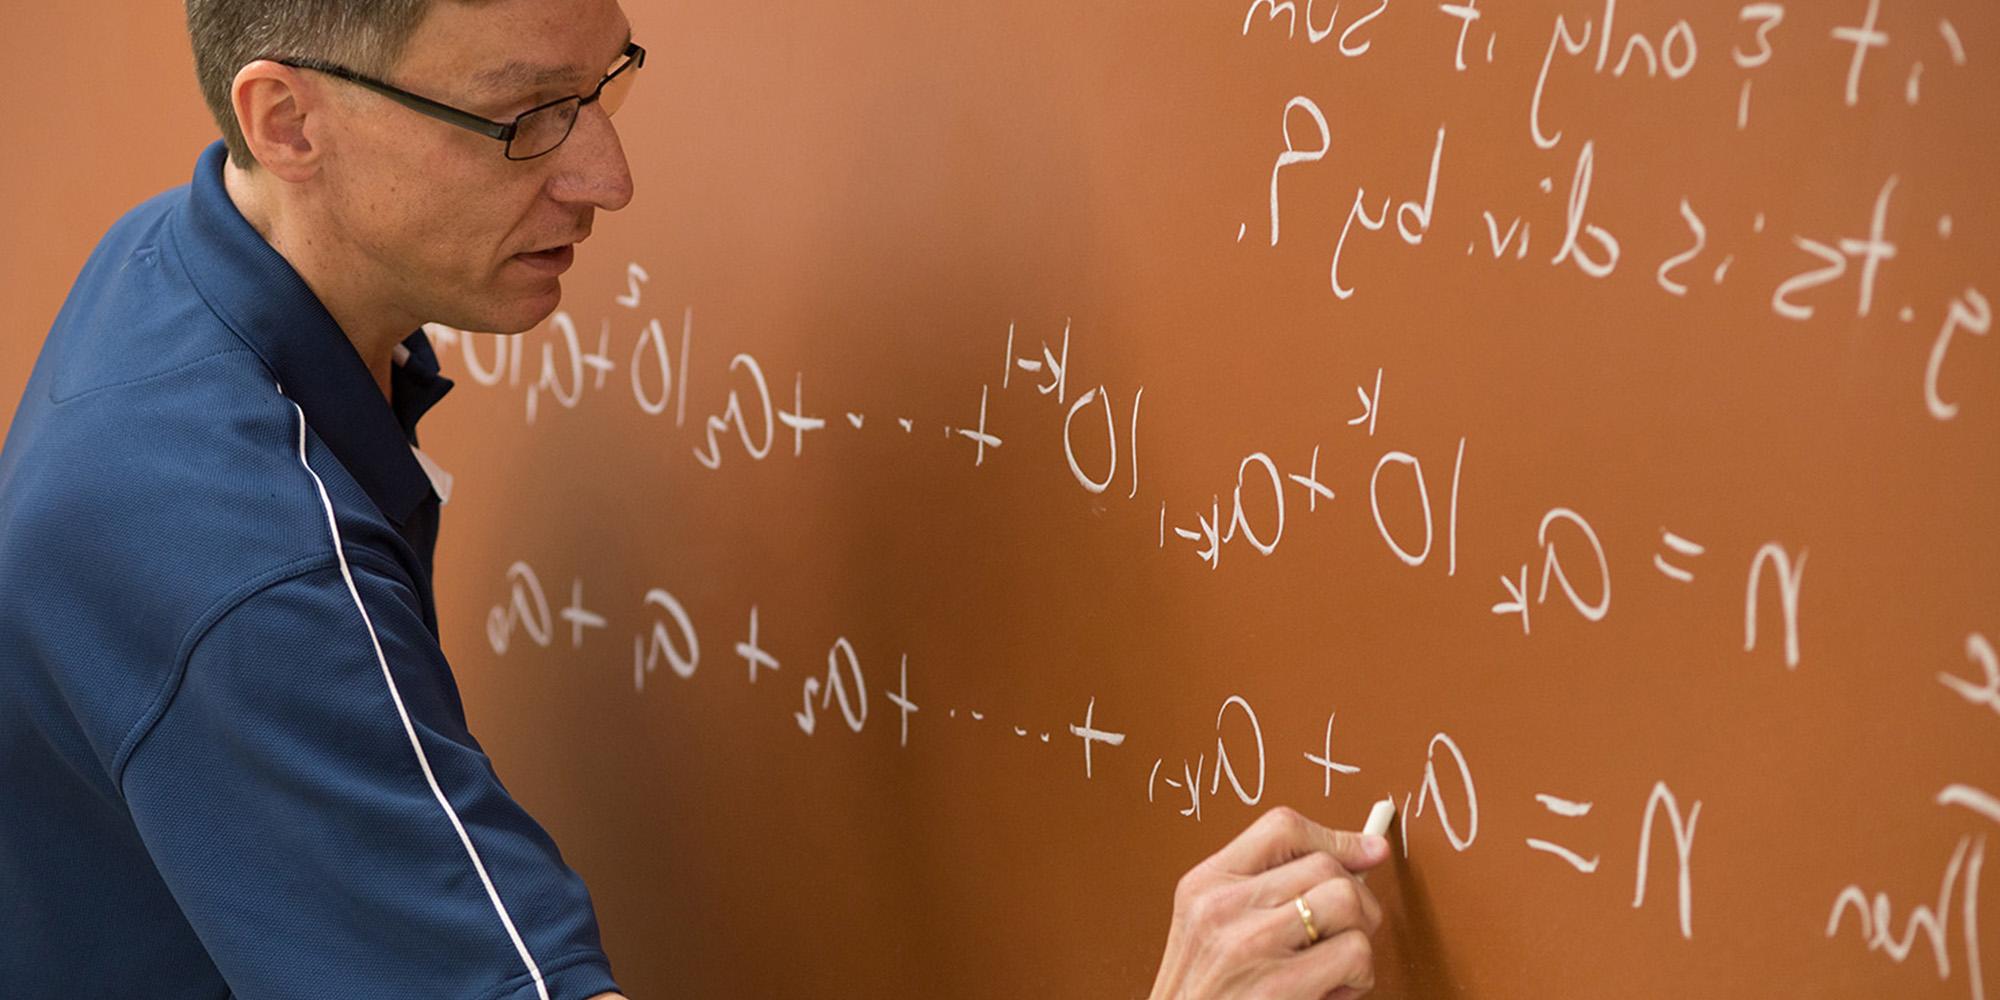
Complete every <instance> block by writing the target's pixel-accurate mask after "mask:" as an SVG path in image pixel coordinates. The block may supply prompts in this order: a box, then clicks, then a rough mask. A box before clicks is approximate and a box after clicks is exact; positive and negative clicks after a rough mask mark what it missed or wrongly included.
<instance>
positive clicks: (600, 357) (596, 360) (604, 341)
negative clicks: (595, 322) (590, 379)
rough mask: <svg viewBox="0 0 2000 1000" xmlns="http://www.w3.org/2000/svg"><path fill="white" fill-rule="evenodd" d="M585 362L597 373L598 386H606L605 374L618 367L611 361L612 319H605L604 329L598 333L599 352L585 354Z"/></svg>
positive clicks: (600, 387)
mask: <svg viewBox="0 0 2000 1000" xmlns="http://www.w3.org/2000/svg"><path fill="white" fill-rule="evenodd" d="M583 363H584V364H585V365H587V366H589V368H590V370H592V371H594V372H596V373H597V388H599V389H602V388H604V376H606V375H609V374H610V373H611V369H612V368H614V367H616V366H615V365H614V364H613V363H612V361H611V321H610V320H608V319H607V320H605V321H604V329H603V330H602V331H600V332H599V333H598V335H597V353H595V354H586V355H584V356H583Z"/></svg>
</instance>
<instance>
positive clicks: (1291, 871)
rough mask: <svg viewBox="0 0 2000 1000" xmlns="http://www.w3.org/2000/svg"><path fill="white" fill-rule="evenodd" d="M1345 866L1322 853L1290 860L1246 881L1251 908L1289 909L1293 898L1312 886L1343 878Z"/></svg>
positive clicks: (1329, 855)
mask: <svg viewBox="0 0 2000 1000" xmlns="http://www.w3.org/2000/svg"><path fill="white" fill-rule="evenodd" d="M1346 877H1348V872H1347V869H1346V867H1344V866H1343V865H1341V863H1340V862H1339V861H1336V860H1334V857H1333V855H1331V854H1328V853H1327V852H1325V851H1312V852H1310V853H1308V854H1306V855H1305V856H1304V857H1298V858H1293V859H1292V860H1290V861H1287V862H1285V863H1284V864H1282V865H1279V866H1278V867H1276V868H1273V869H1271V870H1270V871H1267V872H1265V873H1264V874H1262V875H1257V876H1254V877H1252V878H1251V880H1250V902H1251V905H1253V906H1260V907H1267V908H1268V907H1274V906H1290V905H1292V900H1293V899H1294V898H1296V897H1299V896H1302V895H1305V894H1306V893H1307V892H1308V891H1310V890H1311V889H1312V888H1313V887H1314V886H1316V885H1319V884H1320V883H1322V882H1326V881H1330V880H1332V879H1336V878H1346Z"/></svg>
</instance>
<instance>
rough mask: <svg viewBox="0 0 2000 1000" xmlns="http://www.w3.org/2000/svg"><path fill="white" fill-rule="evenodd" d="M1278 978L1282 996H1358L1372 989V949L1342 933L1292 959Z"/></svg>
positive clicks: (1364, 938) (1356, 933)
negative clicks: (1282, 981)
mask: <svg viewBox="0 0 2000 1000" xmlns="http://www.w3.org/2000/svg"><path fill="white" fill-rule="evenodd" d="M1282 975H1283V979H1284V980H1285V981H1284V983H1283V984H1282V986H1281V988H1280V990H1279V992H1280V994H1281V995H1283V996H1309V997H1325V996H1329V995H1330V996H1335V997H1342V998H1345V997H1358V996H1360V995H1362V994H1364V993H1366V992H1368V991H1369V990H1372V989H1374V988H1375V946H1374V944H1373V943H1371V942H1370V941H1369V940H1368V935H1366V934H1363V933H1362V932H1361V931H1360V930H1358V929H1356V930H1351V931H1346V932H1344V933H1341V934H1338V935H1335V936H1334V937H1333V938H1331V939H1328V940H1325V941H1321V942H1320V943H1319V944H1316V945H1314V946H1312V947H1311V948H1307V949H1306V950H1305V951H1302V952H1299V953H1298V954H1297V955H1294V956H1292V958H1291V959H1290V960H1289V961H1288V962H1287V963H1286V968H1285V970H1284V972H1283V974H1282Z"/></svg>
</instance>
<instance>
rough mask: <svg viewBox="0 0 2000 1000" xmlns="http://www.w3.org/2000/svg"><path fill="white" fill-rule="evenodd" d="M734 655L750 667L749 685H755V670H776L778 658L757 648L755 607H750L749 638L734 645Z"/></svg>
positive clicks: (753, 605)
mask: <svg viewBox="0 0 2000 1000" xmlns="http://www.w3.org/2000/svg"><path fill="white" fill-rule="evenodd" d="M736 655H737V656H740V657H742V658H743V659H744V661H745V662H747V663H748V664H749V665H750V683H752V684H755V683H757V668H758V667H768V668H770V669H772V670H776V669H778V658H777V657H775V656H772V655H771V654H769V653H766V652H764V651H763V650H762V649H760V648H758V646H757V606H756V605H755V604H752V605H751V606H750V638H749V639H747V640H744V641H743V642H739V643H737V644H736Z"/></svg>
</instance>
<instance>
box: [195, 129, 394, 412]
mask: <svg viewBox="0 0 2000 1000" xmlns="http://www.w3.org/2000/svg"><path fill="white" fill-rule="evenodd" d="M222 182H223V188H224V189H225V190H226V191H228V192H229V200H230V201H231V202H233V203H234V204H235V205H236V210H237V211H238V212H240V213H242V215H243V218H244V220H245V221H247V222H249V223H250V227H251V228H252V229H255V230H256V231H257V234H258V235H260V236H262V237H264V242H266V243H269V244H270V245H271V249H273V250H276V251H277V252H278V256H280V257H283V258H284V259H285V262H286V263H288V264H290V265H291V266H292V270H294V271H296V272H298V275H299V277H300V278H302V279H304V280H305V283H306V287H308V288H310V289H312V293H313V294H314V295H315V296H317V297H318V298H319V301H320V304H321V305H322V306H324V307H325V308H326V311H327V314H328V315H330V316H332V317H333V321H334V323H335V324H337V325H338V326H339V327H340V329H341V332H343V333H345V334H347V339H348V341H349V342H350V343H352V344H353V345H354V350H355V352H356V353H358V354H360V355H361V360H362V363H364V364H366V365H367V366H368V372H369V374H371V375H373V376H374V377H375V386H376V388H378V389H380V390H382V398H383V399H388V398H389V396H390V382H389V373H390V370H391V368H392V366H393V365H394V363H395V357H396V346H397V345H398V344H401V343H402V342H403V340H404V338H406V337H408V336H409V334H410V330H412V329H414V328H415V324H405V323H401V322H399V321H397V320H395V319H393V318H384V317H381V316H371V315H369V314H368V310H367V309H366V308H364V307H362V306H361V305H360V300H361V299H362V295H361V294H360V293H361V290H360V289H348V288H345V287H343V284H342V280H341V279H342V278H343V277H347V278H348V279H349V280H351V278H352V277H353V272H352V271H351V270H347V269H340V268H336V267H333V266H331V264H330V263H329V262H328V261H327V259H326V251H327V250H328V249H329V248H328V247H327V246H326V244H325V242H324V241H323V240H315V239H313V238H312V236H311V235H310V233H308V232H306V231H304V230H305V227H304V226H303V225H302V224H301V221H302V220H299V219H298V218H296V217H295V216H292V215H289V214H287V213H285V212H283V211H280V206H279V200H278V199H277V198H276V197H275V192H273V191H272V190H271V189H270V185H271V184H273V183H275V181H274V180H273V179H272V178H271V177H270V176H269V175H268V174H259V173H253V172H251V171H248V170H244V169H243V168H241V167H238V166H236V165H235V164H234V163H230V162H225V163H224V164H223V167H222Z"/></svg>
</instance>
